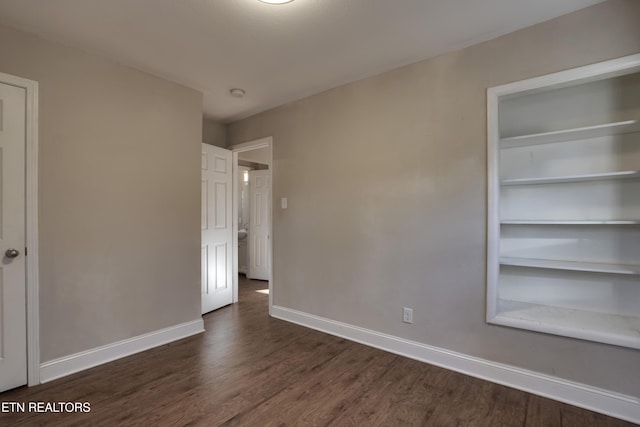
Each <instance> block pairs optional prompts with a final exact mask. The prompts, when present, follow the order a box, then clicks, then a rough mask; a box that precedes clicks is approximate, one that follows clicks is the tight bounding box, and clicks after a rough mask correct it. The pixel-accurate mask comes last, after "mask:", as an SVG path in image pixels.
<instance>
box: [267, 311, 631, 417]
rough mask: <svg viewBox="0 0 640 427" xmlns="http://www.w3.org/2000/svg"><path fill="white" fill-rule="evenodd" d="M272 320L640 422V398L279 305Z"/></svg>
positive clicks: (272, 313)
mask: <svg viewBox="0 0 640 427" xmlns="http://www.w3.org/2000/svg"><path fill="white" fill-rule="evenodd" d="M271 316H273V317H275V318H278V319H281V320H285V321H288V322H291V323H296V324H298V325H301V326H305V327H307V328H311V329H315V330H317V331H321V332H325V333H328V334H331V335H335V336H338V337H341V338H345V339H348V340H350V341H355V342H358V343H361V344H364V345H368V346H370V347H375V348H378V349H381V350H385V351H388V352H390V353H394V354H398V355H400V356H404V357H408V358H410V359H415V360H419V361H421V362H425V363H429V364H432V365H436V366H440V367H442V368H445V369H450V370H452V371H456V372H460V373H462V374H465V375H470V376H472V377H476V378H480V379H483V380H487V381H491V382H493V383H497V384H501V385H505V386H508V387H512V388H515V389H518V390H522V391H526V392H528V393H532V394H536V395H539V396H543V397H548V398H550V399H554V400H558V401H560V402H564V403H568V404H570V405H574V406H578V407H581V408H584V409H588V410H591V411H595V412H599V413H602V414H605V415H609V416H612V417H616V418H620V419H623V420H626V421H630V422H633V423H640V397H635V396H628V395H623V394H618V393H615V392H612V391H609V390H604V389H601V388H597V387H592V386H589V385H586V384H580V383H576V382H573V381H568V380H565V379H562V378H558V377H553V376H550V375H545V374H541V373H538V372H533V371H529V370H526V369H522V368H518V367H515V366H510V365H505V364H502V363H496V362H492V361H490V360H486V359H481V358H479V357H473V356H469V355H466V354H462V353H457V352H455V351H451V350H447V349H443V348H439V347H434V346H430V345H427V344H423V343H420V342H416V341H410V340H407V339H404V338H400V337H396V336H393V335H387V334H383V333H380V332H376V331H373V330H370V329H365V328H361V327H358V326H354V325H350V324H347V323H342V322H338V321H335V320H331V319H327V318H324V317H320V316H315V315H312V314H308V313H304V312H301V311H297V310H293V309H290V308H286V307H281V306H277V305H275V306H273V307H272V311H271Z"/></svg>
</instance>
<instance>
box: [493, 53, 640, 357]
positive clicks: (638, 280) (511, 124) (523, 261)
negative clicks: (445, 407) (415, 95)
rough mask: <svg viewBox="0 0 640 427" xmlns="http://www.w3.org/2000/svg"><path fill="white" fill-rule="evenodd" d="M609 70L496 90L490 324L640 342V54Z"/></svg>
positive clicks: (607, 66)
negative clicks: (638, 94)
mask: <svg viewBox="0 0 640 427" xmlns="http://www.w3.org/2000/svg"><path fill="white" fill-rule="evenodd" d="M610 66H611V62H605V63H602V64H599V65H597V66H596V65H593V66H591V67H590V68H589V70H590V71H589V74H588V76H587V75H585V74H584V69H576V70H569V71H565V72H563V73H559V74H554V75H549V76H543V77H538V78H536V79H530V80H524V81H522V82H515V83H509V84H507V85H502V86H497V87H493V88H489V89H488V90H487V171H488V187H487V188H488V196H489V197H488V207H487V321H488V322H489V323H495V324H499V325H505V326H511V327H517V328H522V329H528V330H533V331H539V332H546V333H550V334H556V335H563V336H568V337H574V338H582V339H587V340H591V341H597V342H603V343H609V344H615V345H621V346H626V347H632V348H637V349H640V255H639V254H640V234H639V233H640V114H638V111H639V110H638V109H639V108H640V99H638V98H637V97H633V96H629V97H626V94H627V93H632V92H633V91H635V90H636V89H637V83H638V78H640V68H639V67H640V59H638V57H636V59H635V62H633V65H628V66H627V65H625V67H624V69H622V68H621V69H617V70H616V71H615V72H612V71H611V68H610ZM626 76H631V77H626ZM586 77H589V79H588V81H587V80H585V78H586ZM623 95H624V96H623ZM585 125H588V126H585ZM577 126H581V127H577ZM552 129H561V130H554V131H549V132H541V133H532V130H533V131H535V130H543V131H544V130H552ZM519 147H524V148H519ZM540 258H546V259H540ZM569 260H573V261H569ZM584 260H595V261H598V260H602V261H605V262H586V261H584Z"/></svg>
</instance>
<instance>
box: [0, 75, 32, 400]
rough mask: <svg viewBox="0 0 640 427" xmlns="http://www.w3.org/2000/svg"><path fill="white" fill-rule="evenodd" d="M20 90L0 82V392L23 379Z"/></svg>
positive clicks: (22, 92)
mask: <svg viewBox="0 0 640 427" xmlns="http://www.w3.org/2000/svg"><path fill="white" fill-rule="evenodd" d="M25 111H26V90H25V89H24V88H18V87H15V86H11V85H7V84H2V83H0V257H1V258H2V263H1V264H0V392H1V391H4V390H8V389H11V388H14V387H18V386H21V385H24V384H26V383H27V324H26V310H27V309H26V273H25V259H24V250H25V137H26V134H25V126H26V115H25Z"/></svg>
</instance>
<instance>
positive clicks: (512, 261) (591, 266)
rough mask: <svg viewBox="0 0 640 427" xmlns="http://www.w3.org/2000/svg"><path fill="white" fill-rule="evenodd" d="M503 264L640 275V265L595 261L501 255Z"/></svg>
mask: <svg viewBox="0 0 640 427" xmlns="http://www.w3.org/2000/svg"><path fill="white" fill-rule="evenodd" d="M500 264H501V265H511V266H516V267H531V268H546V269H552V270H569V271H585V272H589V273H613V274H631V275H640V265H625V264H604V263H595V262H578V261H557V260H549V259H535V258H511V257H500Z"/></svg>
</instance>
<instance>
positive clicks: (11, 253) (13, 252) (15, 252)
mask: <svg viewBox="0 0 640 427" xmlns="http://www.w3.org/2000/svg"><path fill="white" fill-rule="evenodd" d="M4 255H5V256H6V257H7V258H15V257H17V256H18V255H20V252H19V251H18V250H17V249H7V251H6V252H5V253H4Z"/></svg>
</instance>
